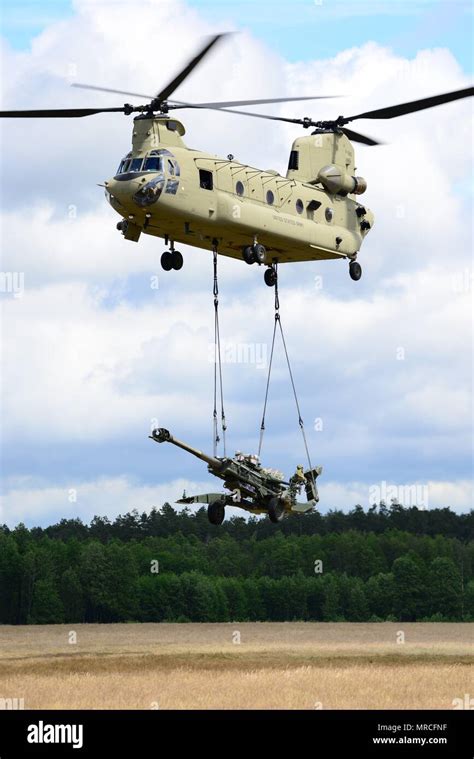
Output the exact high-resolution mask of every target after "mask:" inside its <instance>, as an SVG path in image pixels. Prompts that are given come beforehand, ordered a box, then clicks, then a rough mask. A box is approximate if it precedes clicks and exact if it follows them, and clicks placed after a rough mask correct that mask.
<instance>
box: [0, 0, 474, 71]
mask: <svg viewBox="0 0 474 759" xmlns="http://www.w3.org/2000/svg"><path fill="white" fill-rule="evenodd" d="M188 5H190V6H193V7H194V8H196V9H198V10H199V12H200V13H201V14H202V16H203V17H205V18H208V19H210V20H213V21H220V22H222V24H223V28H224V27H225V23H227V24H228V25H229V28H235V27H240V28H246V29H249V30H251V31H252V33H253V34H255V35H256V36H258V37H259V38H260V39H261V40H264V41H265V42H266V43H267V44H268V45H269V46H271V47H277V48H278V50H279V51H280V52H281V53H282V54H283V55H284V56H285V57H286V58H287V59H288V60H289V61H296V60H303V59H305V58H314V57H317V58H330V57H332V56H333V55H335V54H336V53H337V52H338V51H340V50H343V49H346V48H349V47H353V46H358V45H361V44H363V43H364V42H366V41H367V40H376V41H377V42H379V43H380V44H382V45H387V46H389V47H391V48H392V49H393V50H394V51H395V52H397V53H399V54H400V55H403V56H413V55H414V54H416V52H417V50H419V49H420V47H425V46H426V47H437V46H443V47H444V46H447V47H449V48H450V49H451V50H455V51H456V57H457V60H458V61H459V63H460V64H461V65H462V67H463V68H464V70H465V71H466V72H472V35H470V34H469V33H467V32H468V27H469V24H472V4H471V3H470V2H468V0H367V1H366V2H357V3H356V2H351V0H303V1H302V0H295V1H293V2H291V3H289V2H283V1H279V0H258V1H257V2H255V0H239V2H237V3H236V2H233V0H191V2H189V3H188ZM138 7H139V6H137V8H138ZM73 12H74V11H73V7H72V3H71V2H68V1H66V0H49V2H47V1H46V0H22V2H21V3H17V2H14V0H4V2H3V3H2V29H3V35H4V36H5V37H6V38H7V39H8V40H9V42H10V44H11V45H12V46H13V47H15V48H16V49H19V50H21V49H26V48H28V46H29V45H30V44H31V40H32V38H33V37H34V36H36V35H37V34H38V33H40V32H41V31H43V29H44V28H45V27H47V26H48V24H50V23H51V22H52V21H54V20H60V19H64V18H68V17H71V16H72V14H73ZM137 12H138V10H137ZM289 30H291V33H289Z"/></svg>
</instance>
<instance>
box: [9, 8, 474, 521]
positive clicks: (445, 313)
mask: <svg viewBox="0 0 474 759" xmlns="http://www.w3.org/2000/svg"><path fill="white" fill-rule="evenodd" d="M138 6H139V7H140V9H141V10H140V12H139V13H137V10H136V9H137V7H138ZM470 21H471V15H470V10H469V6H468V4H467V3H460V2H417V1H416V0H414V1H413V2H390V3H384V2H365V3H364V2H361V3H348V2H336V1H335V0H333V1H332V2H329V0H323V2H322V3H321V4H319V3H314V2H296V3H291V4H283V3H274V2H272V3H266V2H252V3H251V2H250V0H249V1H244V2H239V3H238V4H237V3H235V4H234V3H230V2H198V1H197V0H194V2H192V1H191V2H187V3H185V2H183V3H180V4H178V2H175V0H169V2H166V3H161V4H160V3H159V2H158V0H148V1H147V2H144V3H141V4H132V5H131V4H130V3H126V2H123V3H121V2H112V0H102V1H101V2H99V1H98V0H77V3H76V4H75V6H72V5H71V4H69V3H63V2H61V1H59V2H51V3H48V2H23V3H21V4H20V5H18V4H16V5H15V4H13V3H10V2H4V3H3V8H2V31H3V36H4V38H6V40H7V42H8V45H7V46H4V49H3V58H4V60H3V72H4V74H3V76H4V79H3V90H4V92H3V98H4V104H5V105H4V107H12V108H15V107H24V106H25V105H26V104H27V103H28V104H30V106H31V107H41V105H43V104H44V105H49V106H50V107H54V106H57V105H58V103H60V102H64V103H65V104H69V105H71V106H73V105H77V106H79V105H82V104H84V105H93V104H95V103H97V104H98V105H100V104H104V105H116V104H120V103H121V102H122V99H121V98H120V96H119V98H118V102H117V97H116V96H113V95H102V94H100V93H87V92H81V91H78V90H73V89H71V87H70V84H71V83H72V82H73V81H74V79H75V78H76V79H78V80H79V81H89V82H91V83H96V84H103V85H108V86H111V87H119V88H121V87H123V88H124V89H133V90H135V89H138V90H139V91H145V92H146V91H148V90H150V91H155V90H156V89H157V88H158V87H159V85H160V84H161V83H162V80H163V82H164V81H166V80H168V79H169V78H170V77H171V76H172V75H173V74H174V73H175V71H176V69H177V68H179V66H180V64H181V60H184V59H185V58H186V57H187V56H188V55H189V53H191V52H192V51H193V50H194V48H195V47H196V46H197V45H198V44H199V39H200V38H201V37H202V36H204V35H206V34H208V33H209V32H210V31H216V30H223V29H234V30H236V31H238V32H239V34H236V35H234V36H233V37H232V38H231V39H230V40H229V41H226V43H225V44H224V45H222V49H221V50H220V51H219V52H218V53H217V54H216V59H215V60H216V65H212V64H211V63H210V64H206V66H207V68H205V67H203V69H202V70H201V71H200V72H196V73H195V74H194V75H193V78H192V81H191V82H190V83H189V84H187V85H185V86H189V87H190V88H191V90H192V92H193V97H194V98H195V99H197V97H201V96H202V98H205V99H210V96H211V95H212V98H214V99H224V98H229V97H230V95H231V94H232V96H235V97H239V96H240V95H242V96H243V97H257V96H263V97H272V96H273V97H278V96H282V95H285V94H286V95H295V94H299V93H301V94H302V95H307V94H312V93H314V92H317V93H318V94H319V93H338V94H341V95H346V98H342V99H341V100H340V101H333V102H334V103H337V111H338V112H339V111H341V112H346V113H353V112H354V108H357V111H355V112H360V110H366V109H368V108H369V107H378V106H382V105H388V104H389V103H390V102H401V101H402V100H404V99H406V100H410V99H414V98H415V97H422V96H423V95H429V94H435V93H438V92H442V91H448V90H450V89H459V88H461V87H464V86H468V84H469V83H470V79H469V74H470V71H471V70H472V65H471V60H470V46H471V40H470V35H469V34H468V30H469V26H468V24H469V23H470ZM143 29H146V30H147V34H148V36H149V37H151V38H152V39H157V40H159V42H160V44H159V45H158V46H157V49H156V52H155V57H151V58H150V57H149V56H147V57H143V56H141V55H137V50H140V49H141V48H140V42H141V40H142V39H143ZM124 30H126V35H124ZM176 39H179V41H180V44H179V47H178V48H177V46H176ZM90 50H93V51H94V55H93V56H91V55H90ZM188 51H189V52H188ZM219 56H221V57H220V58H219ZM327 59H331V60H330V61H328V60H327ZM71 72H72V73H71ZM74 72H76V73H74ZM223 72H225V75H223ZM180 94H181V93H180ZM182 95H183V98H186V97H187V95H186V92H185V88H183V93H182ZM307 108H308V106H306V105H305V106H304V109H305V110H304V111H303V110H302V109H303V106H296V105H294V106H292V110H293V109H294V112H295V114H296V115H305V114H306V109H307ZM333 108H334V105H333V104H332V103H331V101H329V105H328V104H327V103H324V101H321V102H320V103H319V102H318V103H316V104H315V105H314V106H312V109H314V110H312V113H314V115H316V114H321V117H323V116H326V117H330V116H331V115H337V113H334V114H333V113H332V110H333ZM329 109H331V110H329ZM349 109H350V110H349ZM272 112H274V113H282V114H285V113H288V106H281V107H280V106H278V107H274V110H273V111H272ZM184 120H185V123H186V127H187V135H186V142H187V144H188V145H190V146H191V147H198V148H201V149H204V150H208V151H209V152H211V153H217V154H220V155H226V154H227V153H228V152H232V153H234V154H235V155H236V156H237V157H238V158H239V159H241V160H242V161H243V162H248V163H249V164H250V165H257V166H261V167H264V168H267V167H275V168H276V169H277V170H279V171H281V172H284V171H285V170H286V164H287V157H288V152H289V149H290V146H291V141H292V140H293V139H295V138H296V137H297V136H298V134H299V132H298V131H297V130H295V129H294V128H293V127H287V126H286V125H274V126H273V125H272V127H271V128H268V125H267V124H266V123H265V122H259V121H258V120H254V119H243V118H239V117H237V116H235V117H231V116H229V115H224V114H214V115H212V117H211V116H209V115H208V114H206V113H204V112H201V113H189V114H186V115H185V117H184ZM79 121H80V123H78V122H75V123H68V125H67V127H65V125H64V123H62V122H60V121H59V122H56V123H51V122H48V123H46V122H41V123H35V124H34V126H32V124H31V123H29V124H25V123H24V122H21V121H17V122H15V123H12V122H10V123H5V124H2V125H1V130H2V140H3V142H4V144H6V145H8V146H9V150H8V151H4V162H3V168H2V180H1V191H2V197H3V204H2V206H3V207H2V217H1V243H2V245H1V247H2V271H19V272H21V273H23V274H24V279H25V292H24V296H23V297H22V298H18V299H15V298H13V297H11V296H10V295H9V294H8V293H2V294H1V299H0V305H1V306H2V317H3V323H2V337H3V341H4V345H5V349H4V363H3V370H2V379H3V388H2V422H3V425H2V475H3V500H2V505H1V507H0V522H3V521H5V522H7V523H9V524H14V523H16V522H17V521H19V520H20V519H22V520H23V521H25V522H27V523H28V524H48V523H50V522H51V521H52V520H55V519H58V518H61V517H62V516H75V515H76V514H78V515H79V516H81V517H82V518H83V519H90V517H91V516H92V515H93V514H94V513H101V514H104V513H107V514H108V515H109V516H114V514H117V513H119V512H122V513H123V512H125V511H127V510H128V509H129V508H133V507H135V506H136V507H137V508H138V509H140V510H147V509H149V508H151V507H152V506H159V505H161V503H162V502H163V500H164V499H165V498H166V499H168V500H173V498H174V497H175V496H176V497H178V496H180V495H181V491H182V489H183V487H186V489H187V491H188V492H193V491H194V490H195V491H196V492H200V491H201V490H202V488H206V489H207V488H208V487H210V488H211V489H215V485H216V483H213V482H212V481H210V480H209V477H208V475H207V473H206V470H205V467H204V466H202V465H201V463H200V462H198V461H195V460H194V459H192V458H188V457H186V455H185V454H184V453H182V452H180V451H176V450H174V449H172V448H169V449H166V448H165V447H164V446H163V447H159V448H158V446H157V445H156V444H154V443H152V442H151V441H149V440H148V439H147V434H148V431H149V429H150V426H151V425H152V423H153V420H155V419H156V420H157V421H158V423H159V424H160V425H162V426H168V427H169V428H170V429H172V431H173V432H174V433H175V434H176V435H177V436H178V437H181V438H183V439H186V440H188V441H189V442H190V443H191V444H194V445H196V446H197V447H199V448H203V449H204V448H209V449H210V448H211V439H210V438H211V435H210V430H211V423H210V417H211V402H212V399H211V382H212V366H211V365H210V364H209V362H208V359H207V348H208V344H209V342H211V341H212V300H211V295H210V290H209V288H210V286H211V282H210V260H209V256H208V255H207V254H205V253H203V252H201V251H198V250H196V249H193V248H190V247H188V246H182V252H183V254H184V257H185V266H184V268H183V271H182V272H180V273H179V275H175V276H173V274H174V273H172V275H171V276H166V275H165V274H164V273H163V272H161V270H160V268H159V263H158V262H159V255H160V253H161V252H162V247H163V245H162V243H161V242H160V241H159V240H157V239H156V238H150V237H145V238H144V239H143V237H142V239H141V240H140V243H139V244H138V245H135V244H133V243H128V242H126V241H124V240H122V239H121V237H120V235H119V234H118V233H117V232H116V230H115V224H116V222H117V221H118V217H117V216H116V215H115V213H114V212H113V211H112V209H111V208H110V207H109V206H108V205H107V204H106V203H105V200H104V198H103V194H102V189H101V188H100V187H97V183H100V182H103V180H104V179H106V178H107V177H109V176H111V175H112V174H113V173H114V170H115V168H116V165H117V164H118V162H119V159H120V158H121V156H122V155H124V154H125V153H126V152H127V151H128V150H129V143H130V131H131V121H130V120H128V119H126V118H124V117H122V116H119V117H116V116H112V115H104V116H98V117H93V118H91V119H84V120H79ZM453 123H455V124H456V139H455V140H454V139H453V138H452V136H453ZM362 131H363V130H362ZM366 131H367V132H368V133H369V134H373V135H374V136H375V137H380V138H381V139H382V140H384V141H386V145H384V146H381V147H379V148H375V149H372V148H365V147H360V146H357V150H356V155H357V166H358V173H361V174H362V175H363V176H365V177H366V178H367V179H368V185H369V189H368V191H367V195H366V196H364V203H365V202H367V204H368V205H369V206H370V207H371V208H372V209H373V210H374V213H375V219H376V222H375V226H374V229H373V230H372V231H371V233H370V235H369V237H368V238H367V240H366V242H365V243H364V248H363V250H362V251H361V254H360V261H361V263H362V267H363V270H364V274H363V278H362V280H361V281H360V282H359V283H354V282H352V281H351V280H350V279H349V277H348V275H347V271H346V265H345V264H343V263H342V262H321V263H319V264H316V263H314V264H301V265H295V266H290V267H284V268H283V267H282V270H281V276H282V278H284V279H283V283H282V288H281V289H282V293H281V298H282V310H283V318H284V320H285V321H284V323H285V326H286V332H287V337H288V343H289V347H290V352H291V355H292V359H293V364H294V371H295V379H296V383H297V386H298V389H299V392H300V397H301V408H302V414H303V417H304V419H305V422H306V426H307V435H308V440H309V444H310V448H311V452H312V458H313V461H314V462H315V463H321V464H323V466H324V474H323V476H322V478H321V510H323V511H325V510H327V509H328V508H331V507H336V506H337V507H341V508H351V507H352V506H353V505H354V504H355V503H356V502H361V503H363V504H364V505H367V504H368V503H369V492H370V490H371V488H372V487H373V486H374V485H376V484H377V483H379V484H380V483H383V482H389V483H395V484H397V485H399V486H400V487H401V488H403V487H404V486H406V485H410V484H412V483H421V484H427V485H429V488H430V493H431V496H430V502H431V505H452V506H453V508H456V509H458V510H466V509H468V508H469V507H470V506H471V504H472V500H471V499H472V484H471V480H472V443H471V435H472V427H471V422H470V409H471V408H472V366H471V363H470V358H469V356H470V345H471V342H470V341H471V339H472V328H470V326H469V313H470V312H469V308H470V303H471V302H472V268H471V267H472V264H471V260H470V250H471V248H472V238H471V235H470V231H469V228H468V227H467V225H466V224H465V220H466V218H469V214H470V213H471V197H470V196H466V194H465V193H464V192H462V191H461V188H467V187H469V185H470V182H471V181H472V176H471V172H470V170H469V160H468V155H469V153H468V151H469V142H470V135H471V132H470V125H469V105H468V104H467V103H463V104H451V105H449V106H446V107H445V108H440V109H436V111H433V112H425V113H424V114H419V115H414V116H410V117H407V118H406V119H403V120H402V119H399V120H394V122H390V123H389V122H387V123H382V122H378V123H377V122H374V123H371V124H370V129H369V128H367V130H366ZM38 146H41V149H39V150H38ZM26 167H28V171H29V174H28V181H27V182H25V181H24V176H25V175H24V171H23V168H26ZM19 169H22V170H21V171H19ZM71 208H73V209H76V211H77V213H74V214H73V216H72V217H71V214H70V209H71ZM440 208H441V209H442V212H441V211H440V210H439V209H440ZM25 219H27V220H28V223H25ZM157 274H158V276H159V282H160V286H159V289H158V290H155V289H153V288H151V287H150V278H151V277H152V276H155V275H157ZM316 277H322V283H323V285H322V288H321V289H319V288H318V287H317V286H316V279H315V278H316ZM221 293H222V297H221V304H222V331H223V340H224V341H227V342H229V343H231V344H242V343H245V344H246V343H256V344H258V345H264V346H266V347H267V348H268V342H269V339H270V335H271V329H272V318H273V317H272V293H271V292H270V291H269V290H268V289H267V288H265V287H264V286H263V285H262V283H261V271H256V269H255V267H247V266H246V265H244V264H243V263H240V262H234V261H227V260H223V261H222V262H221ZM249 315H251V317H252V318H249ZM400 348H402V349H403V351H404V356H405V357H404V359H403V360H399V359H398V358H397V355H398V354H397V351H399V349H400ZM275 370H276V371H275V384H274V385H273V386H272V392H271V396H270V407H269V417H268V424H267V432H266V441H265V447H264V463H265V464H267V465H270V466H277V467H279V468H281V469H282V470H283V471H285V473H287V474H288V473H290V472H291V470H292V469H294V467H295V465H296V464H297V463H300V460H301V458H302V454H303V449H302V446H301V441H300V437H299V430H298V425H297V420H296V416H295V410H294V402H293V399H292V396H291V392H290V387H289V385H288V379H287V375H286V370H285V365H284V362H283V356H282V354H281V350H280V351H279V353H278V354H277V357H276V365H275ZM264 379H265V372H264V371H262V370H261V369H259V368H258V366H256V365H252V364H250V365H249V364H228V365H226V366H225V367H224V381H225V390H226V398H227V404H226V405H227V412H228V420H229V436H228V438H229V450H230V451H233V450H235V449H243V450H248V451H251V450H252V449H255V447H256V442H257V440H258V427H259V423H260V417H261V407H262V400H263V392H264ZM319 418H322V420H323V430H321V431H320V430H318V429H316V427H315V420H316V419H319ZM70 491H77V500H75V499H74V498H73V499H72V500H70V498H69V496H68V494H69V492H70Z"/></svg>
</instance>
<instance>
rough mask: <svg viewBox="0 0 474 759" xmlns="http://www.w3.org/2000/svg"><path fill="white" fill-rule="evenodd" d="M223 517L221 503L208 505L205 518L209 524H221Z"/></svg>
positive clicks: (223, 510) (223, 509) (222, 505)
mask: <svg viewBox="0 0 474 759" xmlns="http://www.w3.org/2000/svg"><path fill="white" fill-rule="evenodd" d="M224 517H225V506H224V504H223V503H219V501H216V503H210V504H209V506H208V507H207V518H208V519H209V521H210V523H211V524H222V522H223V521H224Z"/></svg>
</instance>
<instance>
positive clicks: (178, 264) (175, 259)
mask: <svg viewBox="0 0 474 759" xmlns="http://www.w3.org/2000/svg"><path fill="white" fill-rule="evenodd" d="M171 266H172V268H173V269H175V271H179V270H180V269H182V268H183V256H182V255H181V253H180V252H179V250H173V251H172V252H171Z"/></svg>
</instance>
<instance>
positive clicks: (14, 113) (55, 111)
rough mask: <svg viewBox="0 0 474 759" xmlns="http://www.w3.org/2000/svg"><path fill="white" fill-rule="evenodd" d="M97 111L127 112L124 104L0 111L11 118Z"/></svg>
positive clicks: (64, 116)
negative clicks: (100, 106) (105, 106)
mask: <svg viewBox="0 0 474 759" xmlns="http://www.w3.org/2000/svg"><path fill="white" fill-rule="evenodd" d="M96 113H127V109H126V108H125V107H124V106H121V107H120V108H53V109H44V108H43V109H41V110H38V111H0V118H9V119H38V118H39V119H54V118H58V119H69V118H81V117H82V116H94V115H95V114H96Z"/></svg>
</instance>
